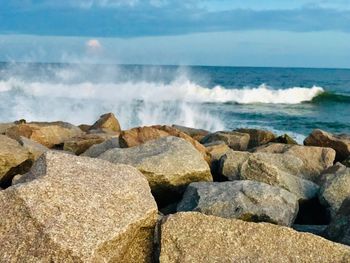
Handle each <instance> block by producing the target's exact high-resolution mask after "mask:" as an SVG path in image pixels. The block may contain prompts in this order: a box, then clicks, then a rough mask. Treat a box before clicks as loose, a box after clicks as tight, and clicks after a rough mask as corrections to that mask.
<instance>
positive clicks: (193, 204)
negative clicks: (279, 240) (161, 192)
mask: <svg viewBox="0 0 350 263" xmlns="http://www.w3.org/2000/svg"><path fill="white" fill-rule="evenodd" d="M298 208H299V205H298V199H297V197H296V196H295V195H294V194H292V193H290V192H288V191H286V190H284V189H282V188H280V187H274V186H270V185H268V184H264V183H259V182H253V181H234V182H222V183H209V182H198V183H191V184H190V185H189V186H188V187H187V189H186V191H185V193H184V196H183V198H182V200H181V202H180V203H179V204H178V206H177V211H196V212H201V213H204V214H207V215H214V216H219V217H225V218H237V219H241V220H245V221H253V222H270V223H274V224H278V225H284V226H290V225H292V224H293V222H294V219H295V218H296V216H297V213H298Z"/></svg>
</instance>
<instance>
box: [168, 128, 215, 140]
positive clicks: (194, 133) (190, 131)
mask: <svg viewBox="0 0 350 263" xmlns="http://www.w3.org/2000/svg"><path fill="white" fill-rule="evenodd" d="M172 127H173V128H175V129H177V130H179V131H182V132H183V133H186V134H187V135H189V136H191V137H192V138H193V139H195V140H196V141H200V140H201V139H203V138H204V137H205V136H206V135H208V134H209V132H208V131H206V130H202V129H195V128H189V127H185V126H181V125H172Z"/></svg>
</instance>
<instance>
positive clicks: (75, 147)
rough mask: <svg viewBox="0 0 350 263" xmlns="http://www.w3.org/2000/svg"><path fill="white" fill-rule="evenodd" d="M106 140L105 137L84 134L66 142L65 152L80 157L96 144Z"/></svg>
mask: <svg viewBox="0 0 350 263" xmlns="http://www.w3.org/2000/svg"><path fill="white" fill-rule="evenodd" d="M105 140H106V138H105V136H103V135H99V134H84V135H81V136H76V137H73V138H71V139H69V140H67V141H65V142H64V145H63V150H65V151H68V152H72V153H74V154H76V155H80V154H82V153H83V152H85V151H86V150H87V149H89V148H90V147H91V146H93V145H95V144H100V143H102V142H104V141H105Z"/></svg>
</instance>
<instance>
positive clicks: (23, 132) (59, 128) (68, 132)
mask: <svg viewBox="0 0 350 263" xmlns="http://www.w3.org/2000/svg"><path fill="white" fill-rule="evenodd" d="M82 134H83V131H82V130H80V129H79V128H78V127H77V126H74V125H72V124H69V123H65V122H32V123H26V124H18V125H16V126H13V127H11V128H9V129H7V131H6V135H7V136H9V137H11V138H13V139H15V140H19V139H20V137H21V136H22V137H26V138H28V139H30V140H32V141H35V142H38V143H40V144H42V145H44V146H46V147H48V148H53V147H56V146H58V145H62V144H63V143H64V142H65V141H67V140H68V139H70V138H72V137H75V136H79V135H82Z"/></svg>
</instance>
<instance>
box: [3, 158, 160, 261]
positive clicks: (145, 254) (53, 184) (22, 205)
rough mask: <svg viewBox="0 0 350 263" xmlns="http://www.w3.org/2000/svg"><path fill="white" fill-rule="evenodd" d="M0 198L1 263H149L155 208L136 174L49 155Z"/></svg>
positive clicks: (106, 164)
mask: <svg viewBox="0 0 350 263" xmlns="http://www.w3.org/2000/svg"><path fill="white" fill-rule="evenodd" d="M23 177H24V179H25V181H26V183H25V184H22V183H18V184H16V185H14V186H12V187H10V188H8V189H6V190H4V191H1V192H0V209H1V211H2V216H1V224H0V233H1V234H0V243H1V246H0V261H1V262H150V261H151V253H152V238H153V229H154V226H155V223H156V220H157V206H156V203H155V202H154V199H153V197H152V196H151V193H150V188H149V186H148V184H147V181H146V180H145V178H144V176H143V175H142V174H141V173H140V172H138V171H137V170H136V169H134V168H133V167H129V166H125V165H114V164H111V163H109V162H105V161H103V160H98V159H91V158H83V157H77V156H73V155H66V154H62V153H57V152H47V153H45V154H44V155H43V156H41V157H40V158H39V159H38V161H37V162H36V163H35V164H34V166H33V168H32V170H31V172H30V173H29V174H27V175H25V176H23Z"/></svg>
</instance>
